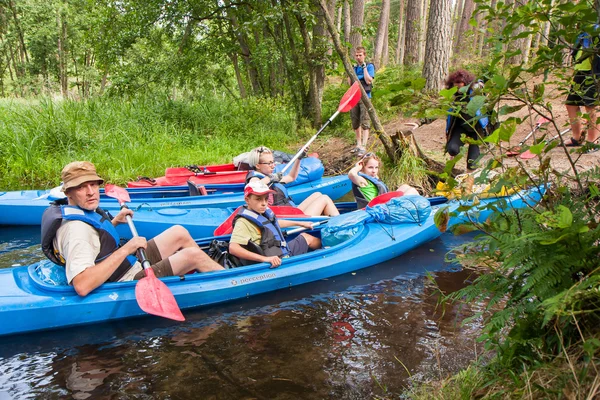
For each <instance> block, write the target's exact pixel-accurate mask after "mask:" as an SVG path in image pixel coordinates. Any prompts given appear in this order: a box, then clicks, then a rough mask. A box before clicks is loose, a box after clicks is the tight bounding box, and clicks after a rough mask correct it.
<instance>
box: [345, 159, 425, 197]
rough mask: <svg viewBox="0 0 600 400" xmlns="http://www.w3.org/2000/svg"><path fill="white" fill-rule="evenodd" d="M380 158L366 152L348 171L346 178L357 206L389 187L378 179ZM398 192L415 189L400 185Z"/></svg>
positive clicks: (415, 191) (408, 191)
mask: <svg viewBox="0 0 600 400" xmlns="http://www.w3.org/2000/svg"><path fill="white" fill-rule="evenodd" d="M380 163H381V160H380V159H379V157H377V155H375V154H374V153H367V154H365V155H364V157H363V158H361V159H360V161H359V162H357V163H356V165H355V166H354V167H353V168H352V169H351V170H350V171H349V172H348V178H350V180H351V181H352V194H354V198H355V199H356V203H357V206H358V208H364V207H366V206H367V204H369V202H370V201H371V200H373V199H374V198H375V197H377V196H379V195H380V194H384V193H388V192H389V189H388V187H387V186H386V184H385V183H383V181H382V180H381V179H379V164H380ZM397 191H398V192H402V194H403V195H405V194H416V195H418V194H419V192H418V191H417V189H415V188H414V187H412V186H410V185H406V184H404V185H402V186H400V187H399V188H398V190H397Z"/></svg>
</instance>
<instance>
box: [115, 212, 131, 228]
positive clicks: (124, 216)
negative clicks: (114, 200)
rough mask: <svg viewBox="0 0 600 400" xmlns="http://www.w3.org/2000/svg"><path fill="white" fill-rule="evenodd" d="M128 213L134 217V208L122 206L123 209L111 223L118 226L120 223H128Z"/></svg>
mask: <svg viewBox="0 0 600 400" xmlns="http://www.w3.org/2000/svg"><path fill="white" fill-rule="evenodd" d="M128 215H129V216H131V217H132V218H133V210H130V209H129V208H121V211H119V213H118V214H117V215H116V217H114V218H113V220H112V221H111V223H112V224H113V226H117V225H118V224H126V223H127V216H128Z"/></svg>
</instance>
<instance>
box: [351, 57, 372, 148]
mask: <svg viewBox="0 0 600 400" xmlns="http://www.w3.org/2000/svg"><path fill="white" fill-rule="evenodd" d="M366 57H367V54H366V52H365V48H364V47H357V48H356V51H355V52H354V59H355V60H356V63H357V64H356V65H355V66H354V73H355V74H356V76H357V77H358V80H359V81H360V83H361V84H362V85H363V88H364V89H365V92H367V96H368V97H369V98H371V89H372V87H373V79H375V66H374V65H373V63H367V62H366ZM348 84H350V85H351V84H352V79H351V78H348ZM350 118H351V119H352V129H354V133H355V134H356V147H355V148H354V149H353V150H351V152H352V153H358V156H359V157H362V156H364V155H365V152H366V147H367V142H368V141H369V130H370V129H371V119H370V117H369V113H368V112H367V107H366V106H365V105H364V104H363V102H362V101H360V102H359V103H358V104H357V105H356V106H354V108H352V109H351V110H350Z"/></svg>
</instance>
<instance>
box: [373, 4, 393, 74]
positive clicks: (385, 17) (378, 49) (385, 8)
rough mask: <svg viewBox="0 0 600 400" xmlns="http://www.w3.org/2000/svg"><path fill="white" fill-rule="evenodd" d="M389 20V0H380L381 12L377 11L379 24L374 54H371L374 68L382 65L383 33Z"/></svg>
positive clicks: (386, 29) (384, 33) (385, 31)
mask: <svg viewBox="0 0 600 400" xmlns="http://www.w3.org/2000/svg"><path fill="white" fill-rule="evenodd" d="M389 21H390V0H381V12H380V13H379V25H378V26H377V35H376V37H375V54H374V56H373V63H374V64H375V68H376V69H379V68H381V67H382V64H381V60H382V57H383V47H384V41H385V35H386V34H387V31H388V24H389Z"/></svg>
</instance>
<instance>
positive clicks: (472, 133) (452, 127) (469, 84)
mask: <svg viewBox="0 0 600 400" xmlns="http://www.w3.org/2000/svg"><path fill="white" fill-rule="evenodd" d="M445 84H446V89H450V88H453V87H456V88H457V89H458V90H457V91H456V93H455V94H454V103H455V108H458V109H459V113H458V115H452V114H450V113H451V112H452V111H453V110H452V109H450V110H449V114H448V118H447V120H446V151H447V152H448V154H450V156H451V157H454V156H456V155H457V154H458V153H459V152H460V148H461V147H462V146H463V145H464V143H463V141H462V139H461V136H462V135H463V134H464V135H465V136H466V137H468V138H470V139H473V140H480V139H481V138H482V137H483V136H485V135H486V133H487V126H488V124H489V119H488V117H487V116H485V115H482V114H481V111H480V110H477V111H476V113H475V116H472V115H469V114H468V113H466V112H465V110H466V108H467V103H468V102H469V101H471V98H473V96H476V95H478V94H480V92H481V90H482V89H483V82H482V81H481V80H476V79H475V76H474V75H473V74H471V73H470V72H468V71H465V70H464V69H459V70H458V71H455V72H453V73H451V74H450V75H449V76H448V79H446V82H445ZM479 155H480V151H479V145H477V144H469V149H468V151H467V171H473V170H474V169H476V168H477V159H478V158H479Z"/></svg>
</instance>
